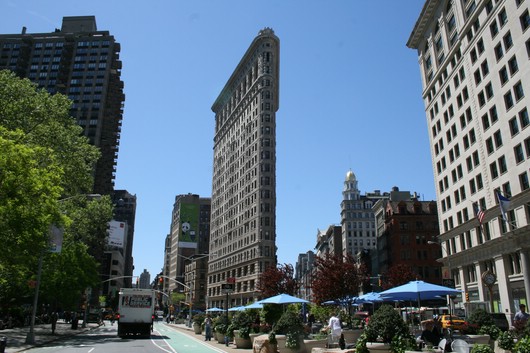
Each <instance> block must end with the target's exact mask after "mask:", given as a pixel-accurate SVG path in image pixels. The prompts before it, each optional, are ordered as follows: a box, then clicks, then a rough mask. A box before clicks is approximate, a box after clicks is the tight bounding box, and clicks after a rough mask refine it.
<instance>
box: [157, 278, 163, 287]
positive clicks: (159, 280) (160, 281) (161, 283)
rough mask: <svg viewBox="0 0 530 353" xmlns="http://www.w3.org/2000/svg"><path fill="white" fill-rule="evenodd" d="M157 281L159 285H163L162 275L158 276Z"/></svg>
mask: <svg viewBox="0 0 530 353" xmlns="http://www.w3.org/2000/svg"><path fill="white" fill-rule="evenodd" d="M158 283H159V284H160V285H163V284H164V279H163V278H162V277H160V278H159V279H158Z"/></svg>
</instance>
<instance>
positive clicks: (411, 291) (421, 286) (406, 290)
mask: <svg viewBox="0 0 530 353" xmlns="http://www.w3.org/2000/svg"><path fill="white" fill-rule="evenodd" d="M461 292H462V291H460V290H458V289H453V288H449V287H444V286H440V285H438V284H433V283H428V282H424V281H410V282H409V283H407V284H403V285H401V286H397V287H394V288H391V289H388V290H385V291H383V292H381V293H379V294H380V295H381V297H382V298H383V299H384V300H417V301H418V308H419V307H420V301H421V300H422V299H423V300H425V299H433V298H436V297H437V296H439V295H456V294H458V293H461Z"/></svg>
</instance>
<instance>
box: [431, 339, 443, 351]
mask: <svg viewBox="0 0 530 353" xmlns="http://www.w3.org/2000/svg"><path fill="white" fill-rule="evenodd" d="M446 344H447V339H445V338H444V339H442V340H441V341H440V342H438V346H434V347H432V348H434V349H435V350H437V351H441V352H442V353H445V345H446Z"/></svg>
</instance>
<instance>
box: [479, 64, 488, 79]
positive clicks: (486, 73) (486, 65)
mask: <svg viewBox="0 0 530 353" xmlns="http://www.w3.org/2000/svg"><path fill="white" fill-rule="evenodd" d="M480 67H481V68H482V76H484V77H486V76H487V75H488V74H489V73H490V68H489V67H488V60H484V61H483V62H482V64H481V65H480Z"/></svg>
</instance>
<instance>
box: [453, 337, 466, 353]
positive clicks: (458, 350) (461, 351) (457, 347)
mask: <svg viewBox="0 0 530 353" xmlns="http://www.w3.org/2000/svg"><path fill="white" fill-rule="evenodd" d="M451 349H452V350H453V352H455V353H469V345H468V344H467V342H466V341H464V340H461V339H456V340H454V341H453V343H451Z"/></svg>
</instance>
